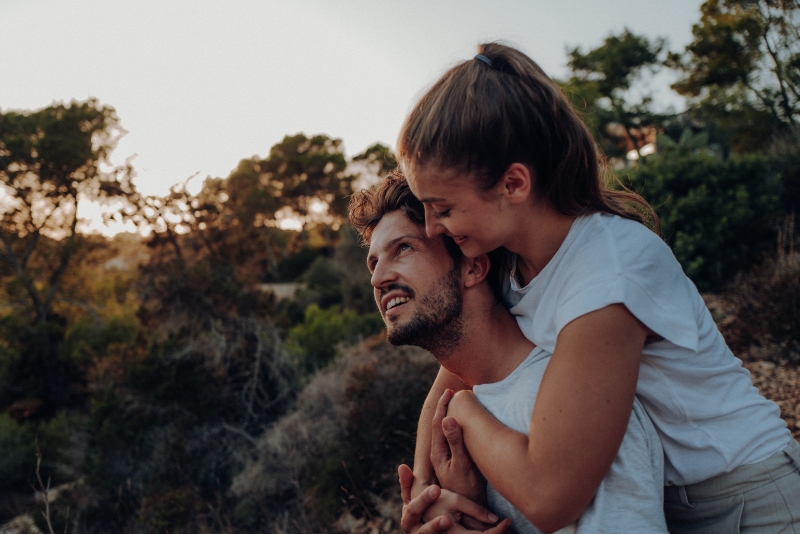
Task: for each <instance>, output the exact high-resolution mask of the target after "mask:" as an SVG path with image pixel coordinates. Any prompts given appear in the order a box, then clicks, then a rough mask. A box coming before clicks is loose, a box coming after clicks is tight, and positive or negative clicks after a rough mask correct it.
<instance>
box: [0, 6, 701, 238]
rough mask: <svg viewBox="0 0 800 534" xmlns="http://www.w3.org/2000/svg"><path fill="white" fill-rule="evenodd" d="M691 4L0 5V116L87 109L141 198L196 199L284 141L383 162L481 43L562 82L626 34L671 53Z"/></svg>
mask: <svg viewBox="0 0 800 534" xmlns="http://www.w3.org/2000/svg"><path fill="white" fill-rule="evenodd" d="M700 4H701V2H700V0H675V1H673V2H655V1H645V0H620V1H612V2H595V1H590V0H573V1H569V0H568V1H566V2H562V3H559V4H556V3H552V2H545V1H543V0H527V1H525V0H508V1H504V2H496V3H491V4H490V3H488V2H478V1H464V0H442V1H436V2H424V1H422V0H410V1H403V2H400V1H395V2H391V1H375V0H370V1H367V0H355V1H349V2H327V1H322V0H292V1H252V0H251V1H246V0H241V1H240V0H236V1H229V2H222V1H215V2H214V1H191V2H189V1H168V0H157V1H156V0H137V1H136V2H117V1H109V0H74V1H66V2H60V1H55V0H50V1H48V0H0V50H2V53H0V72H2V73H3V74H2V79H3V81H2V83H0V108H2V110H3V111H8V110H23V109H31V110H33V109H39V108H42V107H45V106H48V105H50V104H51V103H52V102H54V101H69V100H72V99H78V100H84V99H86V98H89V97H96V98H98V99H99V101H100V102H101V103H103V104H108V105H111V106H114V107H115V108H116V110H117V113H118V115H119V117H120V121H121V124H122V126H123V127H124V128H125V129H126V130H127V132H128V133H127V135H126V136H125V137H124V138H123V139H122V140H121V142H120V143H119V145H118V147H117V149H116V150H115V151H114V153H113V154H112V161H113V162H114V163H117V164H119V163H123V162H124V161H125V160H126V159H127V158H129V157H132V156H135V157H134V158H133V160H132V162H133V166H134V168H135V170H136V178H135V183H136V185H137V187H138V188H139V190H140V191H142V192H143V193H145V194H164V193H166V192H167V191H168V188H169V187H170V186H171V185H173V184H175V183H178V182H183V181H185V180H187V179H188V178H189V177H191V176H196V178H194V179H193V181H192V182H191V185H190V188H193V189H195V190H196V188H197V187H198V186H199V185H200V184H201V182H202V180H203V178H205V177H206V176H214V177H217V176H219V177H225V176H227V175H228V174H229V173H230V171H231V170H232V169H234V168H235V167H236V165H237V164H238V162H239V160H241V159H243V158H249V157H251V156H253V155H258V156H260V157H266V156H267V155H268V154H269V149H270V147H271V146H272V145H274V144H275V143H277V142H279V141H280V140H281V139H282V138H283V136H284V135H287V134H295V133H297V132H304V133H306V134H316V133H324V134H327V135H329V136H332V137H338V138H341V139H343V141H344V144H345V148H346V152H347V154H348V156H353V155H355V154H358V153H359V152H361V151H363V150H364V149H365V148H366V147H368V146H370V145H371V144H373V143H375V142H382V143H384V144H387V145H389V146H394V143H395V139H396V136H397V132H398V130H399V128H400V125H401V123H402V121H403V118H404V117H405V114H406V112H407V111H408V109H409V107H410V106H411V104H412V103H413V102H414V101H415V99H416V98H418V97H419V95H420V94H421V91H422V90H423V89H424V88H425V87H427V86H428V85H429V84H431V83H432V82H433V81H434V80H435V79H436V78H437V77H438V76H439V75H440V74H441V73H442V72H443V71H444V70H445V69H447V68H448V67H450V66H452V65H453V64H454V63H456V62H458V61H461V60H463V59H467V58H470V57H472V56H473V55H474V54H475V49H476V45H477V44H478V43H480V42H482V41H487V40H504V41H505V42H507V43H509V44H512V45H514V46H517V47H519V48H521V49H522V50H523V51H524V52H526V53H527V54H529V55H530V56H531V57H533V58H534V59H535V60H536V61H537V62H539V63H540V64H541V65H542V67H543V68H544V69H545V71H546V72H548V73H549V74H550V75H551V76H554V77H558V76H562V75H564V74H565V72H566V68H565V65H566V48H567V47H574V46H581V47H582V48H583V49H584V50H587V49H589V48H593V47H596V46H598V45H599V44H601V42H602V40H603V39H604V38H605V37H607V36H608V35H609V34H610V33H612V32H615V33H618V32H620V31H621V30H622V29H623V28H625V27H627V28H629V29H630V30H631V31H633V32H634V33H638V34H643V35H645V36H648V37H651V38H652V37H657V36H663V37H666V38H668V40H669V44H670V47H671V48H672V49H673V50H677V49H680V48H682V47H683V46H684V45H685V44H686V43H687V42H689V40H690V38H691V25H692V24H693V23H694V22H696V21H697V20H698V19H699V6H700ZM656 82H657V83H656V84H655V85H659V84H660V86H661V87H662V88H663V87H666V86H667V85H668V81H667V80H656ZM658 94H659V95H661V96H660V99H661V101H662V103H663V105H669V104H673V105H676V106H679V105H680V103H679V100H678V99H676V98H675V97H674V96H670V95H669V94H668V92H667V91H666V90H662V91H661V92H660V93H658ZM82 215H83V216H84V217H87V218H92V219H97V218H98V214H97V210H95V211H94V212H91V210H84V211H83V213H82ZM96 224H97V223H96V222H93V223H92V224H91V226H92V227H96ZM109 231H110V230H108V229H107V230H105V232H106V233H108V232H109Z"/></svg>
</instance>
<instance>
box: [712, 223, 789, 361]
mask: <svg viewBox="0 0 800 534" xmlns="http://www.w3.org/2000/svg"><path fill="white" fill-rule="evenodd" d="M793 227H794V220H793V217H790V218H788V219H787V221H786V223H785V225H784V229H783V231H782V232H780V234H779V239H778V252H777V254H776V256H775V257H774V258H772V259H770V260H768V261H767V262H765V263H764V264H763V265H762V266H761V267H760V268H758V269H756V270H754V271H752V272H751V273H749V274H746V275H740V276H738V277H737V278H736V280H735V282H734V283H733V284H731V285H730V286H729V287H728V288H727V290H726V292H725V299H726V300H727V301H728V302H729V303H730V305H731V307H732V309H733V310H734V312H733V313H734V318H733V319H731V320H729V321H726V322H724V323H723V324H721V325H720V330H721V331H722V333H723V335H724V336H725V339H726V340H727V342H728V345H729V346H730V347H731V349H733V351H734V352H736V353H737V355H739V357H740V358H742V359H744V360H748V359H749V360H754V359H756V360H770V361H773V362H776V363H779V362H781V361H788V362H790V363H792V364H797V363H800V253H798V252H795V250H794V239H793V232H792V230H793Z"/></svg>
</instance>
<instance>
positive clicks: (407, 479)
mask: <svg viewBox="0 0 800 534" xmlns="http://www.w3.org/2000/svg"><path fill="white" fill-rule="evenodd" d="M397 474H398V475H399V476H400V498H401V499H403V504H408V503H409V502H411V485H412V484H413V483H414V472H413V471H411V468H410V467H408V466H407V465H406V464H400V467H398V468H397Z"/></svg>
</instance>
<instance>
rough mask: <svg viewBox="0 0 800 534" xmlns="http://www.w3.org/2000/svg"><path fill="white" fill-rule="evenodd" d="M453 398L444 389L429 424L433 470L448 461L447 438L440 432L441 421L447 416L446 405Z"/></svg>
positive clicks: (448, 391)
mask: <svg viewBox="0 0 800 534" xmlns="http://www.w3.org/2000/svg"><path fill="white" fill-rule="evenodd" d="M452 398H453V391H452V390H450V389H446V390H445V391H444V393H443V394H442V396H441V397H440V398H439V403H438V404H437V405H436V412H435V413H434V414H433V421H432V422H431V463H432V464H433V467H434V469H435V468H436V467H437V466H439V465H441V464H442V463H443V462H446V461H447V460H449V459H450V455H451V454H450V446H449V445H448V444H447V438H446V437H445V435H444V433H443V432H442V421H443V420H444V418H445V417H446V416H447V404H448V403H449V402H450V399H452Z"/></svg>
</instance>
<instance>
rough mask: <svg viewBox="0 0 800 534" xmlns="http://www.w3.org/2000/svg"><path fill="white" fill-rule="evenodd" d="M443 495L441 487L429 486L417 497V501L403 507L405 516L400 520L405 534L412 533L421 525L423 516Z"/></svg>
mask: <svg viewBox="0 0 800 534" xmlns="http://www.w3.org/2000/svg"><path fill="white" fill-rule="evenodd" d="M441 493H442V490H441V489H439V486H428V488H427V489H425V491H423V492H422V493H420V494H419V495H417V498H416V499H411V501H410V502H409V503H408V504H406V505H403V516H402V517H401V518H400V528H402V529H403V532H411V530H412V529H413V528H415V527H416V526H417V525H419V524H420V522H421V521H422V514H424V513H425V510H427V509H428V507H429V506H430V505H431V504H432V503H433V502H434V501H436V499H438V498H439V495H441Z"/></svg>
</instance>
